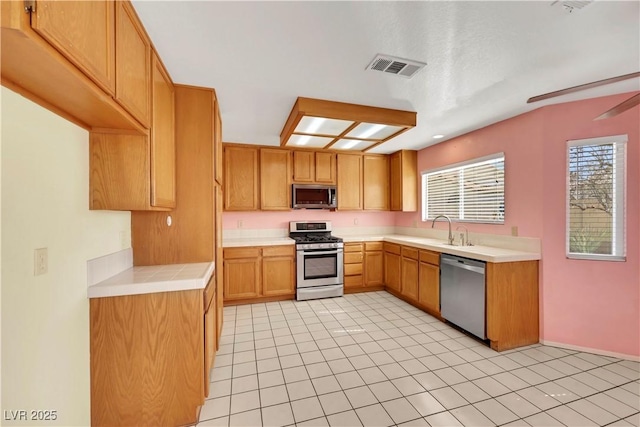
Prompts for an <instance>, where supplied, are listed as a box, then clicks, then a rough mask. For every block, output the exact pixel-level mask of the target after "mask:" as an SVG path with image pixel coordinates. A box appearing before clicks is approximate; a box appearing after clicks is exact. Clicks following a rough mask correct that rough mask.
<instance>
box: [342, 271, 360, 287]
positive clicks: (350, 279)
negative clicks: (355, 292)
mask: <svg viewBox="0 0 640 427" xmlns="http://www.w3.org/2000/svg"><path fill="white" fill-rule="evenodd" d="M344 286H345V287H347V288H348V287H354V286H362V274H357V275H355V276H344Z"/></svg>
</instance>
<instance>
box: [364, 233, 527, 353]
mask: <svg viewBox="0 0 640 427" xmlns="http://www.w3.org/2000/svg"><path fill="white" fill-rule="evenodd" d="M486 271H487V274H486V279H485V280H486V320H487V323H486V324H487V337H488V339H489V340H490V343H491V348H493V349H494V350H496V351H503V350H509V349H512V348H516V347H521V346H524V345H529V344H535V343H537V342H538V341H539V325H538V323H539V305H538V304H539V303H538V261H518V262H504V263H492V262H487V270H486ZM366 274H367V273H366V271H365V275H366ZM384 278H385V280H384V285H385V289H387V290H388V291H389V292H391V293H392V294H394V295H396V296H398V297H400V298H402V299H404V300H405V301H407V302H409V303H411V304H413V305H415V306H416V307H419V308H421V309H423V310H424V311H426V312H428V313H430V314H432V315H434V316H437V317H438V318H440V254H439V253H438V252H433V251H428V250H421V249H417V248H414V247H411V246H405V245H398V244H395V243H389V242H385V243H384Z"/></svg>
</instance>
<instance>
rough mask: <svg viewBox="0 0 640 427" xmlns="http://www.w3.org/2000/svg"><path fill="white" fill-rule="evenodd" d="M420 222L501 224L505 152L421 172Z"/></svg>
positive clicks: (502, 220) (502, 218) (502, 221)
mask: <svg viewBox="0 0 640 427" xmlns="http://www.w3.org/2000/svg"><path fill="white" fill-rule="evenodd" d="M422 192H423V194H422V196H423V197H422V220H423V221H427V220H430V219H433V218H435V217H436V216H438V215H447V216H449V217H450V218H451V219H452V220H453V219H456V220H460V221H465V222H484V223H496V224H502V223H504V153H499V154H494V155H491V156H487V157H483V158H480V159H474V160H472V161H469V162H464V163H457V164H455V165H449V166H447V167H446V168H440V169H435V170H430V171H426V172H423V173H422Z"/></svg>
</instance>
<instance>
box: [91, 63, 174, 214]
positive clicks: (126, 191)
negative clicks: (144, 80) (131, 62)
mask: <svg viewBox="0 0 640 427" xmlns="http://www.w3.org/2000/svg"><path fill="white" fill-rule="evenodd" d="M152 55H153V57H152V58H151V59H150V60H151V61H152V62H153V67H152V70H151V72H152V77H150V80H152V81H153V88H152V106H153V107H152V108H153V120H152V124H151V132H150V134H149V135H143V136H139V135H123V134H119V133H114V132H112V131H94V132H91V134H90V137H89V152H90V158H89V165H90V174H89V188H90V197H89V206H90V208H91V209H109V210H130V211H138V210H170V209H171V208H174V207H175V206H176V198H175V114H174V113H175V107H174V102H175V101H174V88H173V83H172V82H171V79H170V78H169V74H168V73H167V72H166V70H165V69H164V67H163V66H162V63H161V62H160V61H159V59H158V58H157V56H156V54H155V53H153V54H152Z"/></svg>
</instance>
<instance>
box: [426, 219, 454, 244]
mask: <svg viewBox="0 0 640 427" xmlns="http://www.w3.org/2000/svg"><path fill="white" fill-rule="evenodd" d="M438 218H446V219H447V221H449V244H450V245H453V234H451V218H449V217H448V216H447V215H438V216H436V217H435V218H433V222H432V223H431V228H433V227H434V226H435V225H436V220H437V219H438Z"/></svg>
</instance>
